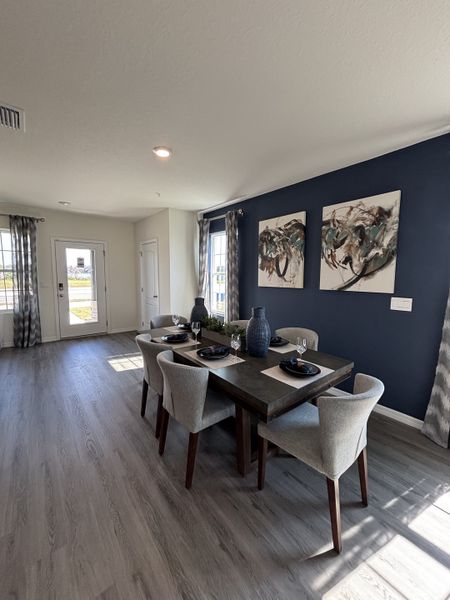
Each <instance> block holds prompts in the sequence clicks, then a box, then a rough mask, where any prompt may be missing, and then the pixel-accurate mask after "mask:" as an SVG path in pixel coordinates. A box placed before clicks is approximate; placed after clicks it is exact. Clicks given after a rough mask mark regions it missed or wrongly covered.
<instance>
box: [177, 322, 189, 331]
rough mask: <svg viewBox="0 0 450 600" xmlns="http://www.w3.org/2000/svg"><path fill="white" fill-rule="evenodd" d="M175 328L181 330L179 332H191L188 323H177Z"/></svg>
mask: <svg viewBox="0 0 450 600" xmlns="http://www.w3.org/2000/svg"><path fill="white" fill-rule="evenodd" d="M177 327H178V329H181V331H191V324H190V323H178V325H177Z"/></svg>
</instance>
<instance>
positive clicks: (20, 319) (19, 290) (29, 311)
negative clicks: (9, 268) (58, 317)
mask: <svg viewBox="0 0 450 600" xmlns="http://www.w3.org/2000/svg"><path fill="white" fill-rule="evenodd" d="M9 226H10V229H11V238H12V243H13V269H14V345H15V346H17V347H18V348H28V347H29V346H34V345H35V344H39V343H40V342H41V320H40V317H39V298H38V281H37V257H36V219H33V218H31V217H20V216H16V215H11V216H10V217H9Z"/></svg>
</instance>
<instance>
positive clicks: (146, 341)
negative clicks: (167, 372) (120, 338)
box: [135, 333, 167, 396]
mask: <svg viewBox="0 0 450 600" xmlns="http://www.w3.org/2000/svg"><path fill="white" fill-rule="evenodd" d="M135 339H136V344H137V345H138V346H139V349H140V351H141V352H142V357H143V359H144V379H145V381H146V382H147V383H148V385H149V386H150V387H151V388H152V389H153V390H155V392H156V393H157V394H159V395H160V396H162V393H163V376H162V373H161V369H160V368H159V365H158V363H157V361H156V357H157V355H158V354H159V353H160V352H164V351H165V350H167V345H166V344H156V343H155V342H152V341H151V336H150V335H149V334H146V333H142V334H140V335H137V336H136V338H135Z"/></svg>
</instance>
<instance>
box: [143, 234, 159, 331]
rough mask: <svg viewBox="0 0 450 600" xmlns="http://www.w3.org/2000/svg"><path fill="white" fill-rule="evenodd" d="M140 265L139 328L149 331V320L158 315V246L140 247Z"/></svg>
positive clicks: (153, 243) (147, 245)
mask: <svg viewBox="0 0 450 600" xmlns="http://www.w3.org/2000/svg"><path fill="white" fill-rule="evenodd" d="M139 255H140V265H141V269H140V270H141V327H142V329H150V320H151V319H152V317H154V316H156V315H158V314H159V283H158V282H159V277H158V244H157V242H156V241H152V242H143V243H142V244H141V245H140V252H139Z"/></svg>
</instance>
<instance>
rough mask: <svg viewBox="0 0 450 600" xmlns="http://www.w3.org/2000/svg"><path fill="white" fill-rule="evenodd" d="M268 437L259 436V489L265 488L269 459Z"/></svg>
mask: <svg viewBox="0 0 450 600" xmlns="http://www.w3.org/2000/svg"><path fill="white" fill-rule="evenodd" d="M267 446H268V442H267V440H266V438H263V437H261V436H260V435H259V436H258V489H259V490H262V489H264V480H265V478H266V460H267Z"/></svg>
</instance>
